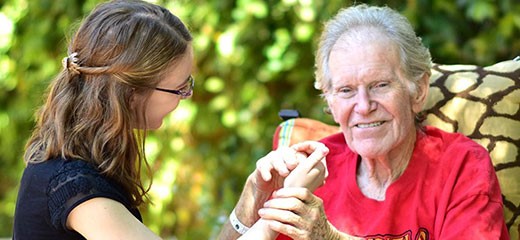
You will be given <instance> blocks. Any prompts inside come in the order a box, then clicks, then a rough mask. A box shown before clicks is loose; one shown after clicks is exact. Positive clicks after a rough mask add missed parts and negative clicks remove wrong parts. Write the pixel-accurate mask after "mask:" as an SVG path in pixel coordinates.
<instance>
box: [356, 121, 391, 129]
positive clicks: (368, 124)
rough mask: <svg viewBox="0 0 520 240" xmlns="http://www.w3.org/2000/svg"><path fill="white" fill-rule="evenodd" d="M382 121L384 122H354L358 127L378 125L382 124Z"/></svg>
mask: <svg viewBox="0 0 520 240" xmlns="http://www.w3.org/2000/svg"><path fill="white" fill-rule="evenodd" d="M383 123H385V121H380V122H373V123H359V124H356V127H358V128H371V127H379V126H381V125H383Z"/></svg>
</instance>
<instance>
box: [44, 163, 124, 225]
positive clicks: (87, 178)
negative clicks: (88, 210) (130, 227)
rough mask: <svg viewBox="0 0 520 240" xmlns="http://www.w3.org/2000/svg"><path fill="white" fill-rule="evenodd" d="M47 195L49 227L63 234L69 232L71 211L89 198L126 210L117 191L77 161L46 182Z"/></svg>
mask: <svg viewBox="0 0 520 240" xmlns="http://www.w3.org/2000/svg"><path fill="white" fill-rule="evenodd" d="M47 194H48V195H49V202H48V208H49V213H50V219H51V224H52V225H53V226H54V227H55V228H56V229H58V230H63V231H69V230H68V229H67V227H66V223H67V217H68V215H69V213H70V212H71V211H72V209H74V208H75V207H76V206H78V205H79V204H81V203H83V202H85V201H87V200H89V199H92V198H95V197H106V198H110V199H113V200H116V201H118V202H121V203H123V205H125V206H127V207H128V203H127V202H126V201H125V197H124V196H123V194H122V193H121V191H120V190H119V189H118V188H117V187H116V186H115V185H114V184H113V183H112V182H111V181H110V180H108V179H107V178H105V177H104V176H102V175H101V174H100V173H99V171H98V170H97V169H96V168H95V167H94V166H92V165H91V164H89V163H87V162H85V161H81V160H74V161H66V162H65V164H64V165H63V167H62V168H61V169H60V170H59V171H58V174H56V175H55V176H54V177H53V178H52V179H51V180H50V184H49V187H48V189H47Z"/></svg>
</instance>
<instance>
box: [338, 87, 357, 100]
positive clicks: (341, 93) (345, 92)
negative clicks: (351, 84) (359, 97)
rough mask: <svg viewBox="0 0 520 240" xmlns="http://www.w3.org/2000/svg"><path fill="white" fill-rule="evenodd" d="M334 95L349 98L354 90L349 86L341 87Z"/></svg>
mask: <svg viewBox="0 0 520 240" xmlns="http://www.w3.org/2000/svg"><path fill="white" fill-rule="evenodd" d="M336 95H338V96H339V97H341V98H350V97H352V96H353V95H354V91H352V89H351V88H348V87H342V88H340V89H338V91H337V92H336Z"/></svg>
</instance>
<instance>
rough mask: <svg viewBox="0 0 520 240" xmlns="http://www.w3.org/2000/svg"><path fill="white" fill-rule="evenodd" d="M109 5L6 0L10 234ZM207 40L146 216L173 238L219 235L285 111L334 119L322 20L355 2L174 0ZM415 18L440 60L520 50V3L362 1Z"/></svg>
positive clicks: (1, 64) (169, 136) (4, 114)
mask: <svg viewBox="0 0 520 240" xmlns="http://www.w3.org/2000/svg"><path fill="white" fill-rule="evenodd" d="M98 2H100V1H99V0H69V1H51V0H0V133H1V135H0V171H1V172H2V174H0V201H1V204H0V237H1V236H6V237H8V236H10V235H11V234H12V230H11V228H12V219H13V213H14V206H15V201H16V194H17V185H18V181H19V179H20V177H21V173H22V170H23V168H24V164H23V161H22V154H23V147H24V144H25V141H26V139H27V137H28V136H29V134H30V132H31V129H32V126H33V120H34V119H33V113H34V111H35V110H36V109H37V107H38V106H39V105H40V104H41V103H42V101H43V95H44V91H45V88H46V86H47V84H48V83H49V81H51V79H52V78H53V77H54V75H55V74H56V73H57V72H58V71H59V69H60V67H61V64H60V63H61V59H62V58H63V57H64V56H65V53H66V43H67V36H70V35H71V32H72V31H73V29H74V26H76V25H77V23H78V21H79V20H80V19H81V17H82V16H84V15H85V14H87V13H88V12H89V11H90V10H91V9H92V8H93V7H94V6H95V5H96V4H97V3H98ZM155 2H156V3H158V4H161V5H163V6H166V7H167V8H168V9H170V10H171V11H172V12H173V13H174V14H176V15H178V16H180V17H181V18H182V19H183V20H184V21H185V23H186V24H187V25H188V26H189V27H190V29H191V30H192V32H193V35H194V37H195V41H194V46H195V51H196V66H197V69H196V72H195V77H196V80H197V81H196V85H195V95H194V96H193V98H192V99H191V100H188V101H183V102H182V104H181V105H180V107H179V109H178V110H176V111H175V112H174V113H172V114H171V115H170V116H169V117H168V119H167V120H166V122H165V124H164V125H163V128H162V129H160V130H158V131H155V132H152V133H150V135H149V137H148V139H147V154H148V158H149V160H150V162H151V165H152V168H153V170H154V176H153V179H154V180H153V186H152V191H151V196H152V200H153V204H152V205H148V206H145V207H143V209H142V212H143V214H144V218H145V223H146V224H147V225H148V226H149V227H150V228H152V230H154V231H155V232H157V233H159V234H160V235H161V236H164V237H168V236H175V237H177V238H178V239H210V238H214V237H215V235H216V233H217V232H218V230H219V228H220V225H221V224H222V222H223V221H225V220H226V217H227V215H228V213H229V212H230V211H231V209H232V208H233V206H234V204H235V202H236V200H237V198H238V196H239V194H240V191H241V189H242V185H243V183H244V181H245V179H246V177H247V175H248V174H249V173H250V172H251V171H252V170H253V169H254V167H255V162H256V160H257V159H259V158H260V157H262V156H263V155H265V154H266V153H268V151H269V150H270V146H271V142H272V137H271V136H272V133H273V132H274V130H275V127H276V126H277V124H278V123H279V122H280V119H279V118H278V116H277V113H278V111H279V110H280V109H282V108H296V109H298V110H299V111H300V112H301V113H302V115H304V116H307V117H312V118H317V119H320V120H323V121H326V122H331V119H330V117H329V116H327V115H326V114H324V113H323V111H322V109H323V107H324V106H325V105H324V104H323V102H322V101H321V100H320V98H319V97H318V94H319V92H318V91H316V90H314V89H313V87H312V85H313V75H314V74H313V60H314V51H315V48H316V40H317V37H318V36H319V33H320V30H321V27H322V23H323V21H324V20H327V19H329V18H330V17H331V16H332V15H334V13H336V12H337V10H338V9H340V8H341V7H346V6H349V5H351V4H352V2H351V1H344V0H329V1H321V0H282V1H274V0H263V1H262V0H237V1H230V0H205V1H204V0H191V1H188V0H183V1H181V0H179V1H174V0H171V1H169V0H162V1H160V0H159V1H155ZM358 2H367V3H372V4H378V5H381V4H387V5H389V6H391V7H393V8H395V9H398V10H399V11H400V12H402V13H403V14H405V15H406V16H407V17H408V18H409V19H410V20H411V22H412V24H413V25H414V26H415V27H416V30H417V32H418V33H419V35H421V36H422V37H423V41H424V42H425V44H427V45H428V46H429V47H430V49H431V51H432V56H433V58H434V61H435V62H438V63H446V64H453V63H463V64H479V65H489V64H492V63H495V62H497V61H502V60H507V59H512V58H514V57H516V56H518V55H520V41H519V40H518V39H519V37H520V4H519V3H517V1H515V0H503V1H496V0H495V1H492V0H471V1H470V0H457V1H452V0H408V1H396V0H391V1H383V0H381V1H375V0H374V1H358Z"/></svg>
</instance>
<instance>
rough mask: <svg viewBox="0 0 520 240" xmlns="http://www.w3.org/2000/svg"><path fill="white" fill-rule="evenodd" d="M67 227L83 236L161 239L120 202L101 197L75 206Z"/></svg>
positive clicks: (92, 237) (91, 237) (130, 239)
mask: <svg viewBox="0 0 520 240" xmlns="http://www.w3.org/2000/svg"><path fill="white" fill-rule="evenodd" d="M67 227H68V228H70V229H72V230H75V231H76V232H78V233H79V234H81V235H82V236H83V237H85V238H86V239H129V240H134V239H135V240H138V239H143V240H144V239H147V240H148V239H152V240H153V239H161V238H160V237H159V236H157V235H156V234H154V233H153V232H152V231H151V230H150V229H148V228H147V227H146V226H145V225H144V224H143V223H141V222H140V221H139V220H138V219H137V218H135V217H134V216H133V215H132V213H130V211H128V209H126V207H125V206H123V204H121V203H119V202H117V201H115V200H112V199H109V198H102V197H98V198H92V199H90V200H87V201H85V202H83V203H81V204H80V205H78V206H77V207H75V208H74V209H73V210H72V211H71V212H70V214H69V216H68V217H67Z"/></svg>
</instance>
